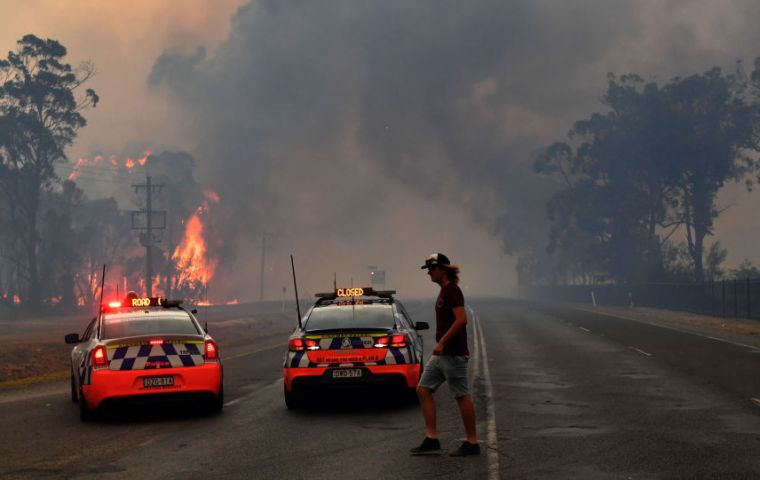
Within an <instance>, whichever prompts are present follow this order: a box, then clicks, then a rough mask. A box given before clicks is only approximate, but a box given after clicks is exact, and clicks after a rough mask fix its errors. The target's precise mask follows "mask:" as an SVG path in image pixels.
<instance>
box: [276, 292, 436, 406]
mask: <svg viewBox="0 0 760 480" xmlns="http://www.w3.org/2000/svg"><path fill="white" fill-rule="evenodd" d="M395 293H396V292H395V291H393V290H387V291H375V290H373V289H371V288H338V289H336V290H335V291H334V292H330V293H320V294H317V297H318V300H317V302H316V303H315V304H314V306H313V307H311V309H309V311H308V312H307V313H306V315H305V316H304V320H303V322H302V325H301V326H299V327H297V328H296V330H295V331H294V332H293V334H292V335H291V336H290V339H289V341H288V352H287V354H286V356H285V362H284V366H283V367H284V368H283V376H284V384H285V404H286V405H287V407H288V408H298V407H301V406H303V405H304V404H305V403H306V402H307V401H308V394H309V392H310V390H312V389H314V388H320V387H365V386H367V387H368V386H381V387H383V386H387V387H401V388H402V389H404V390H405V391H406V395H408V396H409V397H410V398H411V399H416V398H417V395H416V393H415V390H416V387H417V383H418V381H419V378H420V375H421V373H422V353H423V352H422V346H423V345H422V337H421V336H420V335H419V334H418V333H417V332H418V331H419V330H425V329H427V328H429V325H428V324H427V323H426V322H417V323H413V322H412V320H411V318H410V317H409V314H408V313H407V312H406V310H405V309H404V306H403V305H402V304H401V303H400V302H399V301H398V300H397V299H395V298H394V297H393V295H394V294H395Z"/></svg>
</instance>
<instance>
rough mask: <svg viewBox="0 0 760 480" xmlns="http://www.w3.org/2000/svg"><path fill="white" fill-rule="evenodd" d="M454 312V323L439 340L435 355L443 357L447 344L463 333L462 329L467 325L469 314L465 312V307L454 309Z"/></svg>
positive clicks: (434, 351)
mask: <svg viewBox="0 0 760 480" xmlns="http://www.w3.org/2000/svg"><path fill="white" fill-rule="evenodd" d="M453 310H454V323H452V324H451V327H449V329H448V330H447V331H446V333H444V334H443V336H442V337H441V339H440V340H438V343H436V345H435V348H434V349H433V355H441V354H442V353H443V347H444V346H445V345H446V343H447V342H448V341H449V340H451V338H452V337H454V336H456V335H457V334H458V333H459V332H461V331H462V329H463V328H465V326H466V325H467V312H465V310H464V307H454V309H453Z"/></svg>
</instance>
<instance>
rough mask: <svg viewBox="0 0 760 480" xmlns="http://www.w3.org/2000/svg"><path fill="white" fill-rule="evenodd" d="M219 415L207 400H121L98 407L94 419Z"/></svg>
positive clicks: (114, 420)
mask: <svg viewBox="0 0 760 480" xmlns="http://www.w3.org/2000/svg"><path fill="white" fill-rule="evenodd" d="M217 415H219V413H218V412H214V411H212V409H211V407H210V406H209V404H208V403H207V402H201V401H197V400H196V401H187V400H185V401H181V400H172V401H161V402H144V401H129V400H123V401H120V402H115V403H110V404H108V405H103V406H101V408H99V409H98V411H97V415H96V417H95V419H94V420H95V421H96V422H97V423H104V424H126V423H154V422H166V421H177V420H197V419H199V418H212V417H214V416H217Z"/></svg>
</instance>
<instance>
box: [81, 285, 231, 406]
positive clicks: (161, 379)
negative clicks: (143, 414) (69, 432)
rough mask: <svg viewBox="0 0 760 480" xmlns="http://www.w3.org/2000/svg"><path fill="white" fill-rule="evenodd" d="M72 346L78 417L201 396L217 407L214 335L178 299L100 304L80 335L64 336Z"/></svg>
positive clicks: (218, 367)
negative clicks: (121, 405) (131, 402)
mask: <svg viewBox="0 0 760 480" xmlns="http://www.w3.org/2000/svg"><path fill="white" fill-rule="evenodd" d="M66 343H69V344H75V346H74V348H73V349H72V351H71V399H72V401H74V402H79V412H80V418H81V419H82V420H83V421H87V420H90V419H92V418H93V416H94V414H95V412H96V410H97V409H98V408H99V407H100V406H101V405H103V404H104V403H105V402H109V401H112V400H118V399H125V398H137V399H148V400H162V399H169V398H175V397H179V398H183V397H186V396H189V397H197V399H199V400H203V401H205V405H206V406H207V408H209V409H211V410H214V411H219V410H221V409H222V404H223V402H224V388H223V385H222V362H221V360H220V359H219V349H218V347H217V344H216V343H215V342H214V340H213V339H212V338H211V337H210V336H209V335H208V334H207V333H206V332H205V331H204V329H203V328H201V326H200V324H199V323H198V320H197V319H196V318H195V317H194V316H193V314H192V313H191V312H188V311H186V310H184V309H183V308H181V307H180V302H178V301H167V300H165V299H162V298H156V297H153V298H138V297H137V296H136V295H133V294H130V295H128V296H127V298H126V299H125V300H124V301H123V302H110V303H108V304H106V305H104V306H103V307H101V311H100V314H99V315H98V316H97V317H96V318H94V319H93V320H92V321H91V322H90V324H89V325H88V326H87V329H86V330H85V331H84V333H83V334H82V336H81V337H79V335H78V334H76V333H72V334H69V335H66Z"/></svg>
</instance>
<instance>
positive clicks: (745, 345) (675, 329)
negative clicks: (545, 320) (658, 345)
mask: <svg viewBox="0 0 760 480" xmlns="http://www.w3.org/2000/svg"><path fill="white" fill-rule="evenodd" d="M570 308H573V309H575V310H580V311H582V312H588V313H594V314H596V315H603V316H605V317H612V318H622V319H623V320H630V321H632V322H637V323H643V324H645V325H651V326H653V327H660V328H664V329H666V330H673V331H674V332H680V333H687V334H689V335H696V336H697V337H702V338H709V339H710V340H715V341H718V342H723V343H729V344H731V345H734V346H737V347H744V348H748V349H750V350H752V351H754V352H756V353H760V348H757V347H753V346H752V345H747V344H746V343H739V342H732V341H731V340H726V339H723V338H717V337H711V336H710V335H703V334H701V333H697V332H692V331H689V330H681V329H680V328H674V327H666V326H665V325H659V324H656V323H649V322H645V321H644V320H639V319H636V318H632V317H626V316H624V315H617V314H614V313H604V312H598V311H596V310H591V309H588V308H583V307H575V306H572V307H570Z"/></svg>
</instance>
